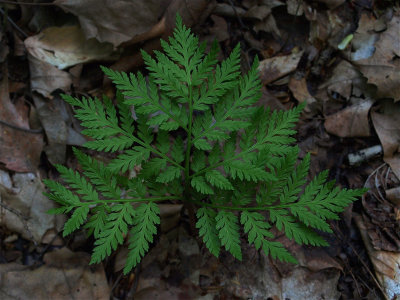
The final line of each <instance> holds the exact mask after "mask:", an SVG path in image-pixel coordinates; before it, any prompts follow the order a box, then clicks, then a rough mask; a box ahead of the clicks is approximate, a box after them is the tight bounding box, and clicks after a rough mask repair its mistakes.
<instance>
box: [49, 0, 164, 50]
mask: <svg viewBox="0 0 400 300" xmlns="http://www.w3.org/2000/svg"><path fill="white" fill-rule="evenodd" d="M169 2H170V1H169V0H163V1H158V0H140V1H108V0H86V1H75V0H57V1H55V2H54V3H55V4H56V5H58V6H59V7H61V8H63V9H64V10H66V11H68V12H71V13H73V14H74V15H76V16H77V17H78V18H79V22H80V24H81V27H82V30H83V31H84V33H85V36H86V38H87V39H90V38H96V39H97V40H99V41H100V42H109V43H112V44H113V45H114V46H118V45H120V44H121V43H123V42H126V41H128V40H130V39H131V38H133V37H134V36H136V35H138V34H142V33H144V32H146V31H148V30H150V29H151V28H152V27H153V25H155V24H156V23H157V22H158V18H159V17H160V16H161V15H162V14H163V12H164V11H165V9H166V8H167V7H168V3H169Z"/></svg>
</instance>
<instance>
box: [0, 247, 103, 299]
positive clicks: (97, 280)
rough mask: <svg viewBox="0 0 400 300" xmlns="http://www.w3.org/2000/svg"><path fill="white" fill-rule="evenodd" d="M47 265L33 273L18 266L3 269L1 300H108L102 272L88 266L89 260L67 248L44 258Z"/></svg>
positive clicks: (7, 265)
mask: <svg viewBox="0 0 400 300" xmlns="http://www.w3.org/2000/svg"><path fill="white" fill-rule="evenodd" d="M43 260H44V262H45V265H43V266H41V267H39V268H37V269H34V270H31V268H29V267H27V266H22V265H19V264H15V263H10V264H1V265H0V298H1V299H3V300H11V299H57V300H64V299H65V300H67V299H68V300H69V299H93V300H100V299H104V300H106V299H109V297H110V289H109V287H108V283H107V279H106V276H105V273H104V270H103V268H102V267H101V266H100V265H96V266H91V267H89V266H88V263H89V261H90V257H89V255H88V254H86V253H83V252H77V253H73V252H71V251H70V250H68V249H66V248H62V249H60V250H55V251H53V252H50V253H47V254H45V256H44V259H43Z"/></svg>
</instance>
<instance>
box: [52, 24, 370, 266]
mask: <svg viewBox="0 0 400 300" xmlns="http://www.w3.org/2000/svg"><path fill="white" fill-rule="evenodd" d="M162 47H163V49H164V53H163V52H159V51H155V52H154V58H153V57H151V56H150V55H149V54H147V53H145V52H142V54H143V58H144V62H145V64H146V67H147V70H148V72H149V73H148V76H144V75H143V74H141V73H138V74H136V75H134V74H126V73H124V72H118V71H113V70H111V69H107V68H104V67H103V68H102V69H103V71H104V73H105V74H106V75H107V76H108V77H109V78H110V79H111V80H112V81H113V82H114V83H115V85H116V87H117V89H118V93H117V106H116V107H115V106H114V105H113V103H112V101H111V100H110V99H108V98H106V97H104V98H103V100H99V99H96V98H83V99H77V98H73V97H71V96H68V95H64V96H63V99H64V100H65V101H66V102H68V103H69V104H70V105H71V106H73V107H74V109H75V114H76V117H77V118H78V119H79V120H80V121H81V122H82V123H81V124H82V126H84V127H85V128H86V129H85V130H84V131H83V133H84V134H85V135H87V136H89V137H90V138H91V139H90V141H89V142H87V143H86V144H85V146H86V147H87V148H89V149H91V150H96V151H105V152H113V153H114V157H115V158H114V159H112V160H111V161H110V162H108V163H106V164H105V163H103V162H101V161H98V160H96V159H94V158H92V157H91V156H88V155H86V154H84V153H83V152H81V151H80V150H77V149H75V150H74V152H75V155H76V157H77V159H78V162H79V164H80V166H81V169H82V172H77V171H73V170H71V169H68V168H66V167H64V166H57V170H58V172H59V173H60V176H61V178H62V179H63V183H64V184H60V183H58V182H55V181H51V180H45V183H46V185H47V187H48V189H49V191H50V192H49V194H48V197H49V198H50V199H52V200H54V201H56V202H58V203H59V204H60V207H58V208H56V209H53V210H52V211H51V212H52V213H56V214H68V215H69V219H68V221H67V222H66V223H65V226H64V232H63V233H64V235H68V234H70V233H72V232H74V231H75V230H77V229H79V228H80V227H82V226H84V228H86V229H87V230H88V232H89V233H90V234H93V236H94V238H95V247H94V250H93V255H92V260H91V263H98V262H100V261H102V260H104V259H105V258H106V257H107V256H109V255H110V254H111V253H112V252H113V251H114V250H116V249H117V247H118V245H120V244H123V243H124V240H125V236H129V254H128V258H127V262H126V267H125V269H124V273H128V272H129V271H131V269H132V268H134V267H135V266H136V265H137V264H138V263H139V262H140V260H141V259H142V257H143V256H144V255H145V254H146V252H147V251H148V250H149V247H150V245H151V243H152V242H153V240H154V237H155V235H156V234H157V225H158V224H159V223H160V216H159V215H160V211H159V208H158V205H157V203H158V202H160V201H170V200H174V201H179V200H180V201H182V202H186V203H191V204H194V206H195V207H197V208H198V209H197V213H196V215H197V218H198V220H197V224H196V227H197V228H198V229H199V235H200V236H201V237H202V239H203V241H204V243H205V245H206V247H207V248H208V249H209V251H210V252H211V253H212V254H213V255H215V256H218V255H219V254H220V251H221V247H224V248H225V249H226V250H227V251H229V252H230V253H231V254H232V255H233V256H234V257H236V258H237V259H239V260H241V259H242V252H241V246H240V243H241V234H247V236H248V242H249V243H250V244H253V245H254V247H255V248H256V249H257V250H258V249H262V250H263V251H264V253H265V254H266V255H271V257H273V258H276V259H280V260H282V261H286V262H296V259H295V258H294V257H293V256H292V255H291V254H290V252H289V251H288V250H286V249H285V248H284V246H283V245H282V244H281V243H280V242H278V241H276V240H275V237H274V234H273V233H272V232H273V231H272V230H271V228H272V227H276V228H277V230H278V231H281V232H283V233H284V234H285V235H286V236H287V238H289V239H293V240H295V241H296V242H297V243H299V244H309V245H315V246H325V245H327V242H326V241H325V240H324V239H323V238H322V237H321V236H320V235H319V234H318V232H317V231H320V232H332V230H331V229H330V226H329V223H328V220H331V219H338V218H339V217H338V214H339V213H340V212H342V211H343V210H344V208H345V207H346V206H348V205H349V204H350V203H351V202H352V201H355V200H356V199H357V197H359V196H360V195H362V194H363V192H364V190H362V189H358V190H346V189H342V190H340V189H339V188H337V187H335V186H334V183H333V182H328V181H327V177H328V172H327V171H324V172H322V173H320V174H319V175H317V176H316V177H315V178H314V179H312V180H311V182H310V183H308V184H307V176H308V171H309V165H310V156H309V155H306V156H305V157H304V158H303V159H302V160H300V159H299V149H298V147H297V146H295V145H293V143H294V142H295V139H294V138H293V135H294V134H295V130H294V129H293V128H294V126H295V124H296V122H297V121H298V119H299V114H300V112H301V110H302V106H299V107H296V108H293V109H291V110H289V111H270V110H269V109H265V108H263V107H257V106H256V105H254V104H256V102H257V101H258V100H259V98H260V93H261V92H260V89H261V83H260V80H259V78H258V74H257V65H258V60H257V59H255V61H254V63H253V65H252V67H251V69H250V71H249V72H248V73H247V74H245V75H244V76H241V75H240V72H239V70H240V47H239V45H238V46H237V47H236V48H235V49H234V50H233V51H232V53H231V54H230V55H229V57H228V58H227V59H226V60H224V61H223V62H221V63H219V62H218V61H217V54H218V46H217V44H216V43H214V44H213V45H212V47H211V50H210V52H209V53H208V54H206V53H205V48H206V46H205V45H204V44H201V45H199V42H198V39H197V38H196V37H195V36H194V35H193V34H192V33H191V32H190V30H189V29H187V28H186V27H185V26H184V25H183V24H182V20H181V19H180V18H179V17H178V18H177V26H176V29H175V31H174V35H173V37H171V38H170V39H169V43H168V42H166V41H162ZM133 107H134V111H135V117H133V113H132V111H133V110H132V109H133ZM138 165H140V166H141V170H140V171H139V172H138V173H137V174H136V176H130V175H131V173H130V172H131V171H132V170H133V168H134V167H135V166H138ZM136 171H137V170H136Z"/></svg>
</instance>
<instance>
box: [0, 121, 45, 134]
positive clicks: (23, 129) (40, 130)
mask: <svg viewBox="0 0 400 300" xmlns="http://www.w3.org/2000/svg"><path fill="white" fill-rule="evenodd" d="M0 124H1V125H3V126H7V127H10V128H12V129H15V130H19V131H23V132H27V133H33V134H40V133H43V128H39V129H28V128H22V127H18V126H16V125H13V124H10V123H7V122H6V121H3V120H0Z"/></svg>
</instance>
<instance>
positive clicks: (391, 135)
mask: <svg viewBox="0 0 400 300" xmlns="http://www.w3.org/2000/svg"><path fill="white" fill-rule="evenodd" d="M399 115H400V103H393V102H392V101H381V109H380V110H373V111H372V112H371V119H372V122H373V124H374V128H375V130H376V133H377V134H378V137H379V140H380V141H381V144H382V147H383V153H384V157H383V159H384V161H385V162H387V163H388V164H389V165H390V166H391V168H392V170H393V172H394V173H395V174H396V176H397V177H398V178H399V179H400V122H399Z"/></svg>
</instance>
